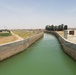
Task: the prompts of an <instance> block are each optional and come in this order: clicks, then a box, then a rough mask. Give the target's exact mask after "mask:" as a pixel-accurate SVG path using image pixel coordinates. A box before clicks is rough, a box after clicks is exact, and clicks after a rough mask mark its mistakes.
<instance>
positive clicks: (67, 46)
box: [45, 31, 76, 60]
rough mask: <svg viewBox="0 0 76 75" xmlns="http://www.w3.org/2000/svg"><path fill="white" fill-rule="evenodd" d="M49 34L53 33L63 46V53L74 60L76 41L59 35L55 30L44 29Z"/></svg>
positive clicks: (75, 57) (75, 56)
mask: <svg viewBox="0 0 76 75" xmlns="http://www.w3.org/2000/svg"><path fill="white" fill-rule="evenodd" d="M45 32H48V33H51V34H54V35H55V36H56V37H57V39H58V40H59V42H60V43H61V46H62V47H63V49H64V51H65V53H67V54H68V55H69V56H71V57H72V58H73V59H75V60H76V43H72V42H70V41H68V40H66V39H65V38H63V37H62V36H60V35H59V34H58V33H57V32H54V31H45Z"/></svg>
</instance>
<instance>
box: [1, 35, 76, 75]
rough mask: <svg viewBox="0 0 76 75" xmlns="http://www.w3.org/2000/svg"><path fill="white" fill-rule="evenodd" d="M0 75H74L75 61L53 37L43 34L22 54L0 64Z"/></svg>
mask: <svg viewBox="0 0 76 75" xmlns="http://www.w3.org/2000/svg"><path fill="white" fill-rule="evenodd" d="M0 75H76V61H74V60H73V59H72V58H70V57H69V56H68V55H66V54H65V53H64V52H63V49H62V48H61V45H60V44H59V42H58V40H57V39H56V38H55V36H53V35H50V34H45V35H44V37H43V38H41V39H40V40H39V41H37V42H36V43H34V44H33V45H31V46H30V47H29V48H28V49H26V50H25V51H24V52H21V53H19V54H17V55H15V56H13V57H10V58H8V59H6V60H4V61H2V62H0Z"/></svg>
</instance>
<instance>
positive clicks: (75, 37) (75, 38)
mask: <svg viewBox="0 0 76 75" xmlns="http://www.w3.org/2000/svg"><path fill="white" fill-rule="evenodd" d="M57 33H59V34H60V35H61V36H62V37H64V32H63V31H57ZM67 40H69V41H71V42H73V43H76V36H71V37H69V38H67Z"/></svg>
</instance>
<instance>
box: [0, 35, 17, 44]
mask: <svg viewBox="0 0 76 75" xmlns="http://www.w3.org/2000/svg"><path fill="white" fill-rule="evenodd" d="M17 39H18V38H17V37H16V36H14V35H11V36H3V37H2V36H1V37H0V44H4V43H8V42H12V41H15V40H17Z"/></svg>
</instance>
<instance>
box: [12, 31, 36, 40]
mask: <svg viewBox="0 0 76 75" xmlns="http://www.w3.org/2000/svg"><path fill="white" fill-rule="evenodd" d="M12 32H13V33H15V34H17V35H19V36H20V37H22V38H24V39H25V38H27V37H30V36H33V35H34V34H35V33H34V32H33V31H25V30H12Z"/></svg>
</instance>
